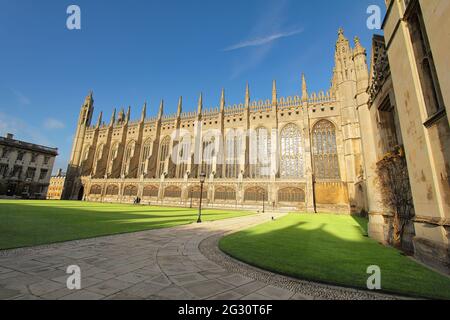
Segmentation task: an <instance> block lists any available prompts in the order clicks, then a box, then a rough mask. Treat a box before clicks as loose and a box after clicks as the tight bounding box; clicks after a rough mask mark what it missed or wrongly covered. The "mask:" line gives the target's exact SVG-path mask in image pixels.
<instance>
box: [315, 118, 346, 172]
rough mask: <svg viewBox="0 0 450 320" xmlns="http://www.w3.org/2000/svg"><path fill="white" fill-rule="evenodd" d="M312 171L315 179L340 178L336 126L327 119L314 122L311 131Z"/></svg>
mask: <svg viewBox="0 0 450 320" xmlns="http://www.w3.org/2000/svg"><path fill="white" fill-rule="evenodd" d="M312 138H313V156H314V172H315V175H316V178H317V179H332V180H337V179H340V173H339V161H338V154H337V146H336V128H335V126H334V125H333V123H331V122H330V121H328V120H320V121H319V122H317V123H316V125H315V126H314V129H313V133H312Z"/></svg>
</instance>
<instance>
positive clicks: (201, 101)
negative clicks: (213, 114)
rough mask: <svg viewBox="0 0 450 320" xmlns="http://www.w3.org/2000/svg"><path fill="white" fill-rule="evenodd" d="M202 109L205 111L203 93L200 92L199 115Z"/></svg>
mask: <svg viewBox="0 0 450 320" xmlns="http://www.w3.org/2000/svg"><path fill="white" fill-rule="evenodd" d="M202 111H203V94H202V93H200V97H199V98H198V108H197V113H198V115H201V114H202Z"/></svg>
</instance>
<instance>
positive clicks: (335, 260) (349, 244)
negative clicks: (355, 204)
mask: <svg viewBox="0 0 450 320" xmlns="http://www.w3.org/2000/svg"><path fill="white" fill-rule="evenodd" d="M366 226H367V220H365V219H362V218H356V217H351V216H336V215H298V214H297V215H294V214H292V215H288V216H286V217H284V218H281V219H279V220H277V221H274V222H270V223H267V224H263V225H260V226H257V227H254V228H251V229H249V230H245V231H242V232H239V233H236V234H232V235H230V236H227V237H225V238H223V239H222V240H221V241H220V248H221V249H222V250H223V251H224V252H226V253H228V254H229V255H231V256H233V257H235V258H237V259H239V260H242V261H244V262H247V263H249V264H251V265H255V266H258V267H261V268H263V269H266V270H270V271H275V272H277V273H281V274H285V275H289V276H293V277H296V278H299V279H306V280H314V281H318V282H324V283H330V284H338V285H343V286H349V287H357V288H363V289H366V288H367V287H366V282H367V279H368V277H369V275H368V274H367V273H366V271H367V267H368V266H370V265H377V266H379V267H380V268H381V286H382V290H383V291H386V292H393V293H400V294H404V295H412V296H417V297H428V298H442V299H450V278H448V277H445V276H442V275H440V274H438V273H435V272H433V271H431V270H429V269H427V268H425V267H423V266H422V265H420V264H418V263H416V262H414V261H413V260H412V259H410V258H408V257H406V256H404V255H402V254H401V253H400V252H399V251H397V250H395V249H392V248H387V247H384V246H382V245H380V244H379V243H377V242H376V241H374V240H372V239H370V238H368V237H367V230H366Z"/></svg>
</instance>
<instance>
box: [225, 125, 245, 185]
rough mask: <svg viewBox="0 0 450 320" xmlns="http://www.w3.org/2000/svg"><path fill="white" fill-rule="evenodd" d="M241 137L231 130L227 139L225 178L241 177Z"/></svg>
mask: <svg viewBox="0 0 450 320" xmlns="http://www.w3.org/2000/svg"><path fill="white" fill-rule="evenodd" d="M240 149H241V137H240V136H238V134H237V132H236V131H235V130H230V131H229V132H228V134H227V135H226V137H225V177H226V178H228V179H231V178H237V177H238V176H239V155H240V154H241V150H240Z"/></svg>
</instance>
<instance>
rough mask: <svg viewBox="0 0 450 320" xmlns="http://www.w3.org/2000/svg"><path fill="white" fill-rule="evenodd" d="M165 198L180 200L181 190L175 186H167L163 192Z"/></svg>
mask: <svg viewBox="0 0 450 320" xmlns="http://www.w3.org/2000/svg"><path fill="white" fill-rule="evenodd" d="M164 197H165V198H181V189H180V188H179V187H175V186H169V187H167V188H166V189H165V190H164Z"/></svg>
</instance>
